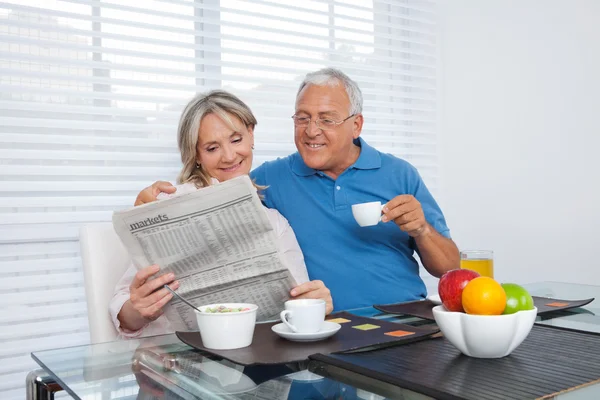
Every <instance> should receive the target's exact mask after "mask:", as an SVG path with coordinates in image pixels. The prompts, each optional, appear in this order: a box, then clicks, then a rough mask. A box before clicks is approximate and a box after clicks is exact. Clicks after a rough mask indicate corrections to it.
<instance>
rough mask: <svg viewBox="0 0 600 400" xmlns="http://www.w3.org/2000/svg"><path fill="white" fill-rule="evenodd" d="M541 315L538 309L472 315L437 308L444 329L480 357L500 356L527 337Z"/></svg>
mask: <svg viewBox="0 0 600 400" xmlns="http://www.w3.org/2000/svg"><path fill="white" fill-rule="evenodd" d="M536 316H537V308H534V309H533V310H527V311H518V312H516V313H514V314H507V315H470V314H465V313H462V312H454V311H448V310H446V308H445V307H444V306H435V307H433V317H434V318H435V322H436V323H437V325H438V326H439V328H440V330H441V331H442V333H443V334H444V336H445V337H446V339H448V341H449V342H450V343H452V344H453V345H454V347H456V348H457V349H458V350H460V351H461V353H463V354H465V355H467V356H470V357H476V358H500V357H505V356H507V355H509V354H510V353H512V351H513V350H514V349H516V348H517V347H518V346H519V345H520V344H521V343H522V342H523V340H525V338H526V337H527V335H529V332H530V331H531V328H532V327H533V323H534V322H535V317H536Z"/></svg>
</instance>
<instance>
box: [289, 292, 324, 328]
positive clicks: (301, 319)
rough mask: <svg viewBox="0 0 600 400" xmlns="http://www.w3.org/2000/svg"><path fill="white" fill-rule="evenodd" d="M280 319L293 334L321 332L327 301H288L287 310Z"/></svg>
mask: <svg viewBox="0 0 600 400" xmlns="http://www.w3.org/2000/svg"><path fill="white" fill-rule="evenodd" d="M280 317H281V322H283V323H284V324H285V325H286V326H287V327H288V328H290V330H291V331H292V332H296V333H316V332H319V331H320V330H321V328H322V327H323V322H324V321H325V300H320V299H299V300H288V301H286V302H285V310H283V311H282V312H281V314H280Z"/></svg>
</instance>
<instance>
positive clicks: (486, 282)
mask: <svg viewBox="0 0 600 400" xmlns="http://www.w3.org/2000/svg"><path fill="white" fill-rule="evenodd" d="M462 303H463V308H464V309H465V312H466V313H467V314H476V315H500V314H502V313H503V312H504V307H506V293H505V292H504V288H502V286H501V285H500V284H499V283H498V282H496V281H495V280H494V279H492V278H488V277H487V276H480V277H479V278H475V279H473V280H471V281H470V282H469V283H467V286H465V288H464V289H463V293H462Z"/></svg>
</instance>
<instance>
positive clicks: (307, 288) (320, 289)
mask: <svg viewBox="0 0 600 400" xmlns="http://www.w3.org/2000/svg"><path fill="white" fill-rule="evenodd" d="M290 295H291V296H292V298H293V299H294V300H296V299H322V300H325V314H331V312H332V311H333V299H332V298H331V292H330V291H329V289H327V286H325V284H324V283H323V281H319V280H315V281H310V282H306V283H303V284H301V285H298V286H296V287H295V288H293V289H292V290H291V292H290Z"/></svg>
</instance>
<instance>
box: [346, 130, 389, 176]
mask: <svg viewBox="0 0 600 400" xmlns="http://www.w3.org/2000/svg"><path fill="white" fill-rule="evenodd" d="M354 144H357V145H359V146H360V155H359V156H358V159H357V160H356V162H355V163H354V165H352V166H351V167H350V168H356V169H377V168H380V167H381V156H380V155H379V152H378V151H377V150H375V149H374V148H373V147H371V146H369V145H368V144H367V142H365V141H364V140H363V138H361V137H360V136H359V137H358V139H356V140H355V141H354Z"/></svg>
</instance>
